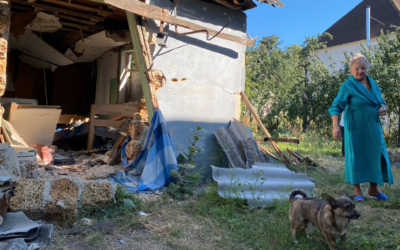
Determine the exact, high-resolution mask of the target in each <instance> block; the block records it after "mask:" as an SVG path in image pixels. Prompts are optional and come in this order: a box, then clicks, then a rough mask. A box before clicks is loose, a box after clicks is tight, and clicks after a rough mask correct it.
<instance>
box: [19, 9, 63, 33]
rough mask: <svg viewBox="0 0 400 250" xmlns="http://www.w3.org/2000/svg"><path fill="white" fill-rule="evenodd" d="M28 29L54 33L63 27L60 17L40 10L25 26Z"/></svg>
mask: <svg viewBox="0 0 400 250" xmlns="http://www.w3.org/2000/svg"><path fill="white" fill-rule="evenodd" d="M25 28H26V29H27V30H33V31H39V32H48V33H53V32H56V31H57V30H59V29H61V28H62V24H61V23H60V21H59V18H58V17H56V16H54V15H49V14H46V13H44V12H39V13H37V15H36V18H35V19H34V20H33V21H32V22H31V23H30V24H28V25H27V26H26V27H25Z"/></svg>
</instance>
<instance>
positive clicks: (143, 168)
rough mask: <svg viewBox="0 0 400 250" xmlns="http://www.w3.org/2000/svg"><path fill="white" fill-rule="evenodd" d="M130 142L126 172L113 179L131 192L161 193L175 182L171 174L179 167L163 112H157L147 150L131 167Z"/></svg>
mask: <svg viewBox="0 0 400 250" xmlns="http://www.w3.org/2000/svg"><path fill="white" fill-rule="evenodd" d="M129 141H130V138H129V137H128V138H127V139H126V140H125V144H124V145H123V147H122V155H121V158H122V166H123V167H124V168H125V170H123V171H119V172H117V174H116V175H115V176H113V177H112V179H113V180H114V181H116V182H118V183H120V184H122V185H124V186H125V187H126V188H127V189H128V190H129V191H130V192H137V191H146V190H157V189H160V188H162V187H164V186H165V185H168V184H169V183H170V182H171V176H170V174H169V172H170V171H171V170H177V169H178V168H177V162H176V157H175V154H174V147H173V145H172V140H171V137H170V134H169V132H168V128H167V124H166V122H165V120H164V117H163V115H162V113H161V111H160V110H157V111H156V112H155V113H154V116H153V120H152V121H151V124H150V128H149V132H148V133H147V136H146V140H145V142H144V146H143V150H142V151H141V152H140V154H139V156H138V157H137V159H136V160H135V161H134V162H132V163H131V164H129V165H128V158H127V156H126V152H125V149H126V146H127V144H128V142H129Z"/></svg>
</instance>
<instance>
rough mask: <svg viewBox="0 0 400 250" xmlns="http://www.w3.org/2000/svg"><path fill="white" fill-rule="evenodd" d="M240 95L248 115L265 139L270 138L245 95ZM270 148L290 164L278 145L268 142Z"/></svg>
mask: <svg viewBox="0 0 400 250" xmlns="http://www.w3.org/2000/svg"><path fill="white" fill-rule="evenodd" d="M240 95H241V96H242V100H243V102H244V104H245V105H246V108H247V109H248V110H249V111H250V113H251V114H252V115H253V117H254V119H256V121H257V123H258V125H259V126H260V127H261V129H262V131H263V132H264V133H265V135H266V136H267V137H271V134H270V133H269V132H268V130H267V128H266V127H265V126H264V124H263V123H262V122H261V120H260V118H259V117H258V115H257V112H256V111H255V110H254V108H253V106H251V103H250V101H249V99H248V98H247V96H246V94H245V93H244V92H243V91H242V92H240ZM270 142H271V144H272V146H273V147H274V149H275V151H276V153H278V155H279V156H280V157H281V158H283V160H284V162H285V163H286V164H290V161H289V159H287V158H286V156H285V155H284V154H283V153H282V151H281V149H280V148H279V146H278V144H276V143H275V142H273V141H270Z"/></svg>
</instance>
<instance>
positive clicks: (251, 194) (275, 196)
mask: <svg viewBox="0 0 400 250" xmlns="http://www.w3.org/2000/svg"><path fill="white" fill-rule="evenodd" d="M211 167H212V171H213V179H214V180H215V181H216V182H218V194H219V195H220V196H221V197H224V198H241V199H247V201H248V203H249V205H250V207H266V206H268V205H270V204H273V203H274V201H275V200H277V201H286V200H288V198H289V194H290V193H291V192H292V191H293V190H295V189H302V190H304V191H305V192H306V193H307V194H310V193H312V192H313V191H314V187H315V186H314V183H312V182H311V180H310V179H309V178H308V176H307V174H303V173H294V172H292V171H290V170H289V169H287V168H286V167H285V165H284V164H276V163H260V162H258V163H256V164H255V165H253V167H252V168H251V169H241V168H236V169H232V168H219V167H215V166H211Z"/></svg>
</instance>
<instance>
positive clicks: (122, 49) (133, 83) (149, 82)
mask: <svg viewBox="0 0 400 250" xmlns="http://www.w3.org/2000/svg"><path fill="white" fill-rule="evenodd" d="M258 1H259V2H265V3H267V4H270V5H274V6H275V5H277V6H278V7H282V6H283V4H282V3H281V2H280V1H279V0H258ZM255 7H257V6H256V4H255V3H254V2H253V1H252V0H239V1H237V0H146V1H140V0H91V1H90V0H68V1H67V0H3V1H0V31H1V32H0V36H1V37H0V45H1V46H0V65H1V66H0V96H1V98H0V104H1V109H0V110H1V114H2V119H1V135H0V140H1V142H2V143H1V144H0V163H1V164H2V165H0V170H1V171H3V174H4V176H5V175H6V174H7V173H8V175H9V176H6V177H7V178H3V177H4V176H3V174H0V180H1V181H2V182H4V181H10V180H11V181H12V182H13V183H16V185H15V187H14V185H13V184H10V187H7V188H8V190H9V191H10V189H11V191H10V192H11V193H12V194H11V195H10V196H11V197H6V195H4V196H3V198H4V199H6V198H7V199H8V201H7V202H8V204H9V208H10V210H11V211H13V212H14V211H23V212H24V213H25V214H26V215H28V216H29V217H30V218H32V219H35V220H36V219H40V216H38V215H43V214H45V215H47V216H50V217H52V218H56V219H58V220H62V219H63V218H64V219H65V218H67V219H70V220H71V221H73V220H75V219H76V216H77V214H78V207H90V206H92V205H95V206H97V207H102V206H107V205H109V204H111V203H113V202H114V194H115V185H114V184H115V182H118V183H121V184H123V185H125V186H127V187H128V188H132V189H131V190H129V191H143V190H156V189H159V188H160V187H164V185H165V184H169V182H170V181H171V179H170V173H171V172H172V171H171V172H170V171H169V170H176V169H178V167H177V160H176V157H177V156H178V155H179V154H180V152H181V151H184V150H185V149H186V148H187V147H188V146H189V145H190V142H189V138H190V137H192V136H193V133H192V131H191V129H197V130H199V131H200V129H199V127H201V128H202V129H201V135H202V136H204V138H205V139H204V140H202V141H201V142H200V145H199V146H200V147H202V148H204V150H205V151H204V152H203V154H202V157H199V158H197V159H196V160H197V161H199V162H196V163H197V165H198V166H210V165H212V164H213V163H215V162H217V163H218V165H219V166H221V167H224V166H223V165H225V166H227V165H228V161H226V162H225V164H224V163H221V162H220V160H221V151H220V150H219V149H220V146H219V145H218V143H217V139H218V140H219V141H220V142H221V141H225V143H226V144H225V145H227V147H224V146H223V150H224V151H225V152H226V151H229V147H233V148H236V149H237V151H235V152H239V155H238V157H233V156H232V157H230V156H231V155H229V154H227V155H228V158H229V159H228V160H229V161H231V162H230V163H231V165H232V159H236V160H237V161H236V163H237V166H236V168H237V169H234V171H233V172H235V171H236V172H237V173H239V174H240V175H241V176H242V174H241V173H249V174H247V175H245V174H243V177H244V178H247V177H249V178H250V177H251V176H252V175H253V174H256V175H257V174H258V173H259V172H260V171H264V170H263V169H264V168H269V170H270V171H272V172H265V174H266V175H268V176H269V177H271V176H272V177H274V178H271V181H270V182H268V183H267V184H268V185H269V186H273V187H276V188H275V189H264V187H268V185H264V186H262V185H259V186H260V187H261V186H262V189H260V190H257V191H260V193H262V194H263V193H265V192H274V195H269V194H268V195H267V196H263V199H264V200H265V201H266V202H265V204H266V203H268V202H271V201H273V200H274V199H276V195H275V193H278V191H281V189H282V186H284V187H285V188H286V186H287V185H286V184H288V185H291V184H293V183H294V184H295V186H294V187H300V188H304V189H306V190H308V191H312V190H313V188H314V185H313V184H312V183H311V181H310V180H309V179H308V177H307V175H304V174H303V175H302V174H297V175H296V177H298V178H297V179H295V180H296V182H293V180H294V179H293V176H294V174H293V173H292V172H291V171H289V170H288V169H286V168H285V166H281V165H277V166H275V165H273V166H272V165H268V164H273V163H271V162H267V161H266V159H265V158H264V156H263V155H262V154H261V152H260V150H259V149H258V147H259V146H258V144H257V143H256V141H255V140H254V138H253V137H252V133H251V131H249V130H248V128H246V127H245V126H244V125H243V124H241V123H240V122H238V121H237V120H236V119H239V117H240V113H241V101H242V100H243V101H244V102H245V105H246V107H247V109H249V110H250V112H251V113H252V114H253V116H254V117H257V115H256V112H255V111H254V110H253V108H252V107H251V104H250V102H249V100H248V99H247V97H246V96H245V94H244V93H243V91H244V87H245V86H244V85H245V51H246V47H247V46H254V44H255V41H256V39H257V37H255V38H251V37H249V34H247V32H246V28H247V27H246V25H247V21H246V14H245V11H246V10H248V9H251V8H255ZM160 111H161V112H162V115H160V113H161V112H160ZM153 117H154V119H153ZM235 118H236V119H235ZM256 119H258V118H256ZM228 122H231V126H230V127H229V128H228V130H226V129H224V127H227V123H228ZM239 123H240V124H239ZM258 123H259V125H260V126H261V127H262V128H263V131H264V132H265V134H266V136H267V138H264V139H267V140H269V139H272V138H271V135H270V134H269V133H268V131H267V130H266V128H265V127H264V126H263V125H262V124H261V121H259V119H258ZM154 124H157V125H154ZM166 124H167V126H166ZM235 124H236V125H235ZM167 127H168V130H167V129H166V128H167ZM221 127H222V128H221ZM160 138H161V139H160ZM159 139H160V140H159ZM264 139H263V140H264ZM275 139H276V138H275ZM278 139H279V138H278ZM154 141H155V142H154ZM158 141H161V144H158ZM153 142H154V143H153ZM7 143H8V144H9V145H8V144H7ZM221 144H223V143H221ZM160 145H161V146H162V147H161V146H160ZM272 145H273V146H274V149H275V150H276V151H277V153H278V154H279V156H280V157H281V158H282V159H283V160H284V162H285V163H286V164H290V162H289V160H288V159H286V158H285V156H284V155H283V154H282V152H281V151H280V149H279V147H278V146H277V145H276V143H275V142H274V141H273V142H272ZM54 146H56V147H54ZM57 147H58V149H63V150H64V151H62V150H59V151H56V150H58V149H57ZM172 148H173V149H174V150H172ZM33 149H35V150H33ZM227 149H228V150H227ZM55 151H56V152H58V153H60V154H61V152H64V153H65V152H66V151H68V152H73V153H72V156H73V157H72V159H73V164H70V163H69V162H67V163H65V165H62V164H63V163H64V162H63V161H64V160H65V161H67V160H70V159H71V158H70V157H69V156H68V155H67V156H65V155H62V154H61V155H59V154H58V153H56V154H55V153H54V152H55ZM77 151H79V152H77ZM242 151H243V152H242ZM262 151H263V153H264V154H267V155H270V156H271V157H273V156H272V154H270V153H269V152H268V151H267V150H266V149H262ZM264 151H265V152H264ZM100 152H107V153H105V154H104V155H103V154H101V153H100ZM144 152H145V153H144ZM149 152H151V153H149ZM159 152H161V153H160V154H159V155H158V154H157V153H159ZM232 152H233V151H231V152H230V153H232ZM145 154H146V160H144V161H143V162H142V161H141V159H142V158H145V157H144V156H143V155H145ZM54 155H56V156H57V157H58V158H57V160H58V161H59V162H61V165H56V164H53V163H54V162H55V158H54V157H55V156H54ZM147 155H149V156H147ZM151 157H153V158H151ZM297 157H298V158H299V159H300V158H301V157H300V156H297ZM149 158H151V159H150V160H149ZM260 159H264V160H263V161H262V163H261V164H258V165H257V163H258V162H259V161H260ZM276 160H277V161H279V159H276ZM301 160H305V158H304V159H301ZM37 161H38V162H40V163H43V164H41V167H40V168H39V167H38V166H37ZM119 161H121V164H118V163H119ZM267 163H268V164H267ZM131 164H136V165H135V167H134V168H130V166H131ZM298 164H300V161H299V162H298ZM3 165H4V166H3ZM120 165H122V166H123V167H124V168H123V169H122V168H121V167H120ZM188 165H190V164H188ZM214 165H217V164H214ZM148 166H150V167H148ZM271 166H272V167H273V168H270V167H271ZM316 167H317V166H316ZM242 168H243V169H242ZM253 168H254V169H253ZM208 170H209V171H206V172H205V173H206V175H208V176H206V177H209V176H210V175H211V172H212V170H211V167H208ZM214 170H215V171H214V179H216V180H217V181H218V182H219V185H220V190H219V191H220V195H221V196H223V195H222V193H223V192H224V190H225V187H226V185H225V184H226V183H227V181H226V180H227V178H226V176H227V175H228V174H230V173H231V172H229V173H228V172H223V171H219V169H216V168H214ZM243 171H244V172H243ZM128 172H129V173H128ZM110 176H112V177H111V178H109V177H110ZM138 176H139V177H138ZM143 176H144V177H143ZM171 176H173V175H172V174H171ZM137 177H138V178H139V179H140V180H139V179H137ZM107 178H109V179H107ZM135 178H136V179H135ZM99 179H103V180H99ZM104 179H107V180H104ZM3 180H4V181H3ZM159 180H161V181H159ZM166 180H168V181H166ZM245 181H246V180H245ZM282 183H283V184H282ZM1 187H2V186H1V185H0V189H1ZM152 187H154V188H152ZM141 188H143V189H141ZM0 191H1V190H0ZM249 192H250V191H249ZM249 192H247V193H246V192H244V197H243V198H247V197H249V196H248V194H249ZM246 195H247V196H246ZM32 212H33V213H32ZM3 215H5V214H1V213H0V216H3ZM0 224H1V223H0ZM0 231H1V230H0Z"/></svg>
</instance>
